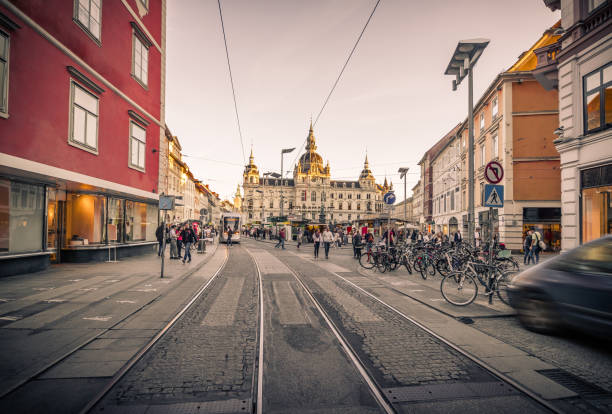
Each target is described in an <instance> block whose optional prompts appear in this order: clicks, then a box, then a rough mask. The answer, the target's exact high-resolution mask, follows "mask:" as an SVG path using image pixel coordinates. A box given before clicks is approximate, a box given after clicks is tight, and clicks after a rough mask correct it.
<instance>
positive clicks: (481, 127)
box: [480, 112, 485, 131]
mask: <svg viewBox="0 0 612 414" xmlns="http://www.w3.org/2000/svg"><path fill="white" fill-rule="evenodd" d="M484 126H485V123H484V112H481V113H480V130H481V131H482V130H483V129H484Z"/></svg>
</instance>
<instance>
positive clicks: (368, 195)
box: [366, 194, 370, 210]
mask: <svg viewBox="0 0 612 414" xmlns="http://www.w3.org/2000/svg"><path fill="white" fill-rule="evenodd" d="M369 199H370V194H366V200H369ZM368 210H369V209H368Z"/></svg>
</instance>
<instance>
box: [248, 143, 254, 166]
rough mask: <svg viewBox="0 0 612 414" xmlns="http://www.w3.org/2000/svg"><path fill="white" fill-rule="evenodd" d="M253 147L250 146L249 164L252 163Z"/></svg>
mask: <svg viewBox="0 0 612 414" xmlns="http://www.w3.org/2000/svg"><path fill="white" fill-rule="evenodd" d="M253 158H254V157H253V147H251V155H249V164H253Z"/></svg>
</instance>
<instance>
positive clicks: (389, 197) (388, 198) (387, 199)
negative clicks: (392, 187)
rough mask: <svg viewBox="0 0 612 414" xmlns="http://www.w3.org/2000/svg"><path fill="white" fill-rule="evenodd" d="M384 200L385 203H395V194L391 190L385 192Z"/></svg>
mask: <svg viewBox="0 0 612 414" xmlns="http://www.w3.org/2000/svg"><path fill="white" fill-rule="evenodd" d="M383 200H384V201H385V204H393V203H395V194H393V193H392V192H391V191H389V192H388V193H387V194H385V196H384V197H383Z"/></svg>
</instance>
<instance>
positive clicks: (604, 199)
mask: <svg viewBox="0 0 612 414" xmlns="http://www.w3.org/2000/svg"><path fill="white" fill-rule="evenodd" d="M580 178H581V198H582V204H581V209H582V223H581V231H582V234H581V236H582V243H586V242H589V241H591V240H595V239H598V238H600V237H603V236H605V235H607V234H612V164H609V165H603V166H600V167H595V168H589V169H587V170H583V171H581V177H580Z"/></svg>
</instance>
